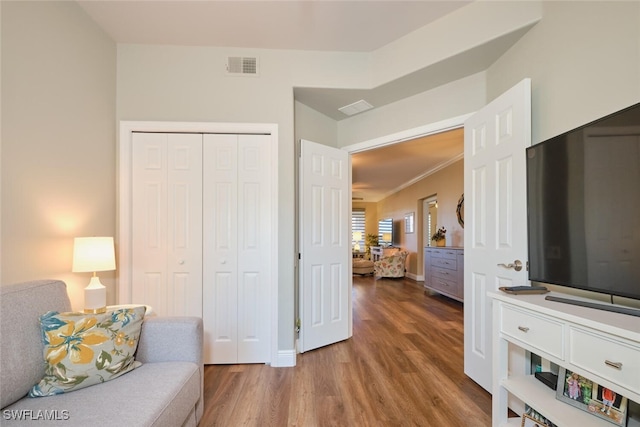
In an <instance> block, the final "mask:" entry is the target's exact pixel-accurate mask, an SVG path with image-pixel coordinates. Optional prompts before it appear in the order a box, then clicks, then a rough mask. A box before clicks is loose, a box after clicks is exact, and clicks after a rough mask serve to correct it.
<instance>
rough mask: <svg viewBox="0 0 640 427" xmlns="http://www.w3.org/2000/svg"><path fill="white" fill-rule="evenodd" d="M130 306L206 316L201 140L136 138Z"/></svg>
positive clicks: (158, 135) (179, 136) (140, 135)
mask: <svg viewBox="0 0 640 427" xmlns="http://www.w3.org/2000/svg"><path fill="white" fill-rule="evenodd" d="M132 169H133V170H132V175H133V185H132V237H133V238H132V266H133V271H132V279H133V282H132V301H133V302H134V303H144V304H148V305H151V306H152V307H153V308H154V310H155V311H156V312H157V313H158V314H159V315H161V316H166V315H187V316H201V315H202V303H201V301H202V256H201V254H202V236H201V234H202V233H201V231H200V230H201V228H200V227H201V224H202V135H197V134H163V133H136V134H134V136H133V144H132Z"/></svg>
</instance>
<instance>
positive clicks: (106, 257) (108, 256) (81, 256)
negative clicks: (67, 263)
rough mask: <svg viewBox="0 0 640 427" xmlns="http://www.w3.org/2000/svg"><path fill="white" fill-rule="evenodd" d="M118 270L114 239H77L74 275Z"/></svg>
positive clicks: (75, 242)
mask: <svg viewBox="0 0 640 427" xmlns="http://www.w3.org/2000/svg"><path fill="white" fill-rule="evenodd" d="M115 269H116V255H115V250H114V248H113V237H76V238H75V239H74V242H73V267H72V268H71V271H72V272H74V273H85V272H96V271H111V270H115Z"/></svg>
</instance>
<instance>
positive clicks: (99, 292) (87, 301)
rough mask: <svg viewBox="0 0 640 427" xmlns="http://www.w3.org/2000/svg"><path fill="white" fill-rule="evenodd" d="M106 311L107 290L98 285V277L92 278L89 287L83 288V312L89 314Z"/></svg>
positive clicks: (100, 284)
mask: <svg viewBox="0 0 640 427" xmlns="http://www.w3.org/2000/svg"><path fill="white" fill-rule="evenodd" d="M106 311H107V288H105V287H104V285H103V284H102V283H100V279H98V276H93V277H92V278H91V281H90V282H89V286H87V287H86V288H84V312H85V313H91V314H98V313H104V312H106Z"/></svg>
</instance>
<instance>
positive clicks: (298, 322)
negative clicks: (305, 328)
mask: <svg viewBox="0 0 640 427" xmlns="http://www.w3.org/2000/svg"><path fill="white" fill-rule="evenodd" d="M300 324H301V323H300V319H296V333H300Z"/></svg>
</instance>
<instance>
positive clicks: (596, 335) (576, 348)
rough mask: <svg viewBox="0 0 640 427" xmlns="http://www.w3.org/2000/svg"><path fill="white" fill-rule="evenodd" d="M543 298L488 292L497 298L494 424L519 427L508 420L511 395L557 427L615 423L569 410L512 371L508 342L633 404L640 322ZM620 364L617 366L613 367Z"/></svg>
mask: <svg viewBox="0 0 640 427" xmlns="http://www.w3.org/2000/svg"><path fill="white" fill-rule="evenodd" d="M546 295H550V294H544V295H509V294H505V293H503V292H489V296H490V297H491V298H493V404H492V419H493V426H494V427H497V426H514V427H515V426H520V425H521V420H520V419H519V418H516V419H513V418H511V419H509V418H507V400H508V397H509V395H510V394H511V395H513V396H515V397H517V398H518V399H520V400H522V401H523V402H525V403H527V404H529V405H530V406H531V407H532V408H534V409H535V410H536V411H537V412H539V413H540V414H542V415H544V416H545V417H546V418H547V419H549V421H551V422H553V423H555V424H556V425H558V426H559V427H573V426H580V427H612V426H613V425H614V424H611V423H610V422H608V421H606V420H603V419H601V418H598V417H596V416H594V415H592V414H590V413H589V412H586V411H582V410H581V409H578V408H575V407H573V406H570V405H568V404H566V403H564V402H562V401H559V400H557V399H556V397H555V391H554V390H551V389H550V388H548V387H547V386H545V385H544V384H543V383H542V382H540V381H538V380H537V379H536V378H535V377H534V376H533V375H528V374H526V373H524V372H521V373H519V372H511V371H510V369H509V354H508V353H509V350H508V347H509V344H510V343H511V344H512V345H516V346H518V347H521V348H523V349H525V350H528V351H531V352H532V353H535V354H538V355H540V356H541V357H544V358H545V359H548V360H550V361H552V362H554V363H556V364H558V365H559V366H562V367H565V368H566V369H568V370H570V371H573V372H576V373H578V374H579V375H582V376H584V377H586V378H589V379H591V380H593V381H595V382H596V383H598V384H600V385H603V386H605V387H607V388H609V389H611V390H614V391H615V392H616V393H619V394H621V395H623V396H626V397H627V398H628V399H629V400H630V401H634V402H640V319H639V318H638V317H634V316H630V315H626V314H619V313H611V312H606V311H601V310H596V309H593V308H587V307H580V306H573V305H568V304H563V303H558V302H551V301H547V300H545V299H544V298H545V296H546ZM617 365H619V368H617V367H615V366H617Z"/></svg>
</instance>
